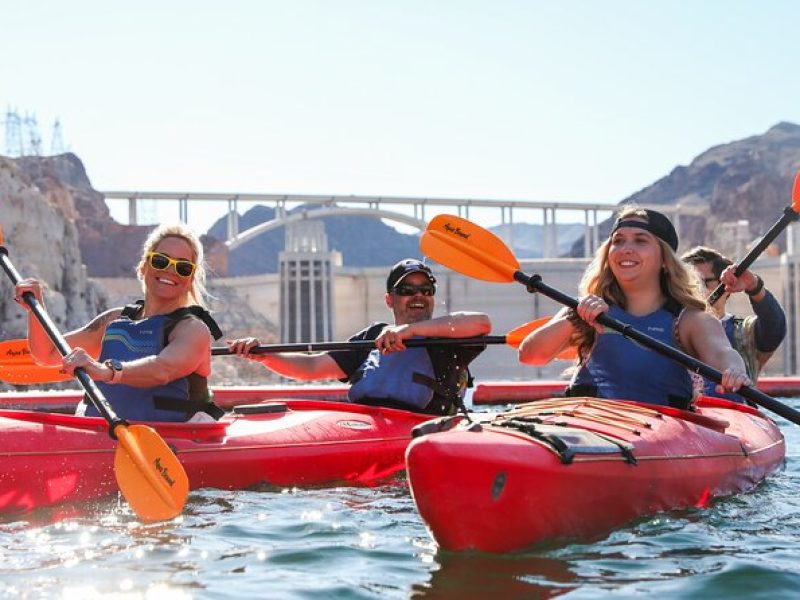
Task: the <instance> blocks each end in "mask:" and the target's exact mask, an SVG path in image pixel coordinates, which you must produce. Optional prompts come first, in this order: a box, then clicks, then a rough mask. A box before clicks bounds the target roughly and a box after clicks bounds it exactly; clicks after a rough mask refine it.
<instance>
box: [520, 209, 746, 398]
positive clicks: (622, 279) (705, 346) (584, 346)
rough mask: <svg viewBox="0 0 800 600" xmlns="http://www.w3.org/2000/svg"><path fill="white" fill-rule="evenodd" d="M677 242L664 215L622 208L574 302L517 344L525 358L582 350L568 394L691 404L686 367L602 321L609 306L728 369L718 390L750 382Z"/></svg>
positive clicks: (535, 360) (542, 360) (536, 360)
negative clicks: (707, 307)
mask: <svg viewBox="0 0 800 600" xmlns="http://www.w3.org/2000/svg"><path fill="white" fill-rule="evenodd" d="M677 248H678V236H677V234H676V232H675V228H674V227H673V226H672V223H670V221H669V219H668V218H667V217H666V216H664V215H663V214H661V213H659V212H657V211H654V210H645V209H641V208H638V207H635V206H633V207H631V206H629V207H624V208H623V209H622V210H621V212H620V214H619V217H618V218H617V220H616V221H615V222H614V225H613V227H612V230H611V235H610V236H609V238H608V239H607V240H606V241H605V242H603V243H602V244H601V245H600V247H599V248H598V249H597V252H596V253H595V256H594V260H593V261H592V263H591V264H590V265H589V267H588V268H587V269H586V271H585V273H584V275H583V278H582V280H581V282H580V293H581V297H580V299H579V302H578V307H577V310H572V309H563V310H561V311H560V312H559V313H558V314H556V316H554V317H553V319H551V321H550V322H549V323H548V324H546V325H545V326H543V327H541V328H540V329H538V330H536V331H534V332H533V333H531V334H529V335H528V336H527V337H526V338H525V340H523V342H522V344H521V345H520V347H519V358H520V361H521V362H523V363H526V364H531V365H544V364H546V363H548V362H549V361H550V360H552V359H553V358H554V357H555V356H557V355H558V354H559V353H561V352H562V351H563V350H564V349H566V348H567V347H569V346H572V347H575V348H577V350H578V356H579V359H578V365H577V368H576V370H575V374H574V376H573V378H572V381H571V382H570V384H569V386H568V388H567V395H569V396H594V397H600V398H607V399H620V400H637V401H640V402H646V403H650V404H656V405H669V406H674V407H677V408H682V409H686V408H689V407H690V406H691V403H692V401H693V398H694V389H693V384H692V378H691V377H690V374H689V371H688V370H687V369H686V368H685V367H683V366H681V365H680V364H678V363H676V362H674V361H672V360H670V359H669V358H667V357H665V356H663V355H661V354H659V353H658V352H656V351H653V350H650V349H647V348H644V347H642V346H639V345H638V344H636V343H634V342H633V341H631V340H629V339H626V338H625V337H624V336H622V335H620V334H619V333H618V332H617V331H614V330H608V329H605V328H604V327H603V326H602V325H600V324H599V323H598V322H597V319H598V317H599V316H600V315H602V314H606V313H607V314H608V315H609V316H610V317H613V318H614V319H617V320H619V321H621V322H623V323H627V324H629V325H631V326H632V327H633V328H634V329H636V330H638V331H641V332H642V333H645V334H647V335H649V336H651V337H653V338H655V339H657V340H659V341H661V342H663V343H664V344H667V345H670V346H673V347H675V348H678V349H680V350H682V351H683V352H686V353H688V354H689V355H691V356H694V357H695V358H697V359H699V360H701V361H703V362H705V363H708V364H709V365H711V366H712V367H714V368H716V369H717V370H719V371H721V372H722V383H721V385H720V391H736V390H738V389H739V388H740V387H741V386H742V385H749V384H750V379H749V378H748V376H747V372H746V370H745V365H744V362H743V361H742V358H741V356H739V354H738V353H737V352H736V351H735V350H734V349H733V348H732V347H731V345H730V343H729V342H728V339H727V338H726V337H725V333H724V331H723V330H722V326H721V325H720V323H719V321H718V320H717V319H716V318H715V317H714V316H713V315H712V314H710V313H708V312H706V311H705V304H704V302H703V299H702V296H701V295H700V290H699V286H698V282H697V278H696V277H695V275H694V273H693V272H692V271H691V270H690V268H689V267H688V266H687V265H685V264H684V263H682V262H681V261H680V259H679V258H678V257H677V256H676V255H675V251H676V250H677Z"/></svg>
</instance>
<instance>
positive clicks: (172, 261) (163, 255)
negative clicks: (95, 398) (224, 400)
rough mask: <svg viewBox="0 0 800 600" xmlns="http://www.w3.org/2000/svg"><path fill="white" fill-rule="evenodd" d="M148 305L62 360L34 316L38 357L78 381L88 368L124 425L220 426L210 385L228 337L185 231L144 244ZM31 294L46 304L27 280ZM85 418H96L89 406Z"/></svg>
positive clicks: (122, 315)
mask: <svg viewBox="0 0 800 600" xmlns="http://www.w3.org/2000/svg"><path fill="white" fill-rule="evenodd" d="M136 272H137V275H138V278H139V280H140V281H141V285H142V291H143V293H144V300H143V301H142V300H140V301H138V302H137V303H136V304H131V305H128V306H125V307H120V308H113V309H111V310H108V311H106V312H104V313H102V314H101V315H99V316H98V317H96V318H95V319H93V320H92V321H90V322H89V323H87V324H86V325H85V326H83V327H82V328H80V329H77V330H75V331H72V332H70V333H68V334H66V336H65V337H66V341H67V343H68V344H69V345H70V346H71V347H72V351H71V352H70V353H69V354H68V355H67V356H66V357H63V358H62V357H61V355H60V354H59V352H58V350H57V349H56V348H55V347H54V346H53V344H52V342H51V341H50V339H49V337H48V336H47V333H46V332H45V331H44V329H43V328H42V326H41V325H40V324H39V322H38V320H37V319H36V318H35V317H34V315H33V314H29V316H28V342H29V344H30V349H31V354H32V355H33V356H34V358H35V359H36V360H37V362H39V363H41V364H45V365H62V366H63V368H64V370H65V371H66V372H67V373H69V374H73V373H74V371H75V369H76V368H78V367H82V368H83V369H85V370H86V372H87V373H88V375H89V376H90V377H91V378H92V379H93V380H94V381H95V382H97V385H98V387H99V388H100V391H101V392H103V394H104V395H105V396H106V398H107V400H108V401H109V403H110V404H111V406H112V407H113V408H114V411H115V412H116V413H117V415H118V416H120V417H121V418H123V419H129V420H136V421H186V420H190V419H191V420H193V421H202V420H213V419H216V418H219V417H220V416H221V415H222V411H221V410H220V409H219V408H218V407H217V406H216V405H214V404H213V402H212V401H211V396H210V393H209V389H208V383H207V378H208V376H209V374H210V373H211V342H212V339H211V338H212V335H213V336H214V338H215V339H219V338H220V337H222V333H221V332H220V331H219V327H217V324H216V323H215V322H214V320H213V318H211V316H210V315H209V314H208V312H207V311H206V309H205V300H204V295H205V286H204V283H205V269H204V266H203V247H202V245H201V243H200V241H199V240H198V238H197V236H196V235H195V234H194V233H193V232H192V231H191V230H190V229H188V228H187V227H186V226H184V225H182V224H175V225H162V226H160V227H158V228H157V229H155V230H154V231H153V232H152V233H151V234H150V236H149V237H148V238H147V240H146V241H145V243H144V249H143V252H142V257H141V259H140V260H139V264H138V266H137V269H136ZM26 292H30V293H32V294H33V295H34V297H35V298H36V299H37V300H38V301H39V302H40V303H41V304H42V305H44V301H43V298H42V285H41V283H40V282H39V281H37V280H36V279H25V280H23V281H21V282H20V283H19V284H18V285H17V286H16V290H15V293H16V300H17V301H18V302H19V303H20V304H21V305H22V306H23V307H25V308H26V309H27V310H30V309H29V308H28V306H27V304H25V303H24V302H22V301H21V300H20V299H21V298H22V295H23V294H24V293H26ZM78 414H81V415H86V416H96V415H97V414H98V413H97V410H96V409H95V408H94V406H93V405H91V404H90V403H89V402H88V401H87V400H86V399H84V401H83V402H82V403H81V405H80V406H79V407H78Z"/></svg>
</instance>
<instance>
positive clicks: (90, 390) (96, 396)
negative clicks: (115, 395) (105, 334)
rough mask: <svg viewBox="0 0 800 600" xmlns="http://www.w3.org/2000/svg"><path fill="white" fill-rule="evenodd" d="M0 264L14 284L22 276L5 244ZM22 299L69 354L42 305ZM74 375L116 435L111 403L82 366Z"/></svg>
mask: <svg viewBox="0 0 800 600" xmlns="http://www.w3.org/2000/svg"><path fill="white" fill-rule="evenodd" d="M0 264H1V265H2V267H3V270H4V271H5V272H6V274H7V275H8V277H9V279H11V282H12V283H13V284H14V285H17V284H18V283H19V282H20V281H21V280H22V277H20V275H19V273H18V272H17V270H16V269H15V268H14V265H13V264H12V263H11V259H9V258H8V250H6V248H5V246H0ZM22 300H23V301H24V302H25V304H27V305H28V306H29V307H30V309H31V312H32V313H33V314H34V316H35V317H36V320H37V321H39V323H40V324H41V326H42V328H43V329H44V331H45V333H47V337H49V338H50V341H51V342H53V345H54V346H55V347H56V349H57V350H58V352H59V354H61V356H66V355H67V354H69V353H70V351H71V350H70V347H69V344H67V340H66V339H64V336H62V335H61V333H60V332H59V331H58V328H57V327H56V326H55V324H54V323H53V321H52V320H51V319H50V315H48V314H47V312H46V311H45V310H44V308H42V305H41V304H39V302H37V301H36V298H35V297H34V296H33V294H32V293H30V292H25V293H24V294H23V295H22ZM75 377H76V378H77V379H78V381H80V383H81V385H82V386H83V389H84V390H86V395H87V396H88V397H89V400H90V401H91V403H92V404H93V405H94V407H95V408H96V409H97V411H98V412H99V413H100V414H101V415H102V417H103V418H104V419H105V420H106V421H108V424H109V428H108V432H109V435H111V437H112V438H113V437H116V436H115V434H114V429H116V427H117V426H118V425H124V424H125V422H124V421H123V420H122V419H120V418H119V417H118V416H117V415H116V413H115V412H114V409H113V408H111V405H110V404H109V403H108V400H106V398H105V396H103V393H102V392H101V391H100V389H99V388H98V387H97V384H96V383H95V382H94V381H93V380H92V378H91V377H89V374H88V373H87V372H86V371H85V370H84V369H83V368H82V367H78V368H77V369H75Z"/></svg>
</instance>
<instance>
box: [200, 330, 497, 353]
mask: <svg viewBox="0 0 800 600" xmlns="http://www.w3.org/2000/svg"><path fill="white" fill-rule="evenodd" d="M505 343H507V339H506V336H504V335H487V336H478V337H468V338H421V339H410V340H405V341H404V342H403V344H405V345H406V346H407V347H408V348H414V347H419V346H484V345H489V344H505ZM372 349H375V340H353V341H352V342H317V343H310V344H303V343H297V344H269V345H261V346H256V347H254V348H252V349H251V350H250V354H272V353H274V352H326V351H331V350H372ZM211 354H212V355H213V356H228V355H230V354H233V352H231V351H230V349H228V348H223V347H217V348H212V349H211Z"/></svg>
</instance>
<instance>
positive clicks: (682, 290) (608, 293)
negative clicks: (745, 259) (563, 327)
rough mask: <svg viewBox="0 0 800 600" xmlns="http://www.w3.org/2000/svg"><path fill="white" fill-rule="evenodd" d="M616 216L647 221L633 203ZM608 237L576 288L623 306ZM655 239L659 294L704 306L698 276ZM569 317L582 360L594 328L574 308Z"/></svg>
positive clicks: (699, 307) (689, 305)
mask: <svg viewBox="0 0 800 600" xmlns="http://www.w3.org/2000/svg"><path fill="white" fill-rule="evenodd" d="M618 218H619V219H630V218H638V219H642V220H644V221H645V222H647V221H648V216H647V213H646V212H645V211H644V209H642V208H640V207H638V206H636V205H626V206H623V207H622V208H621V209H620V211H619V216H618ZM611 238H612V236H609V237H608V239H606V240H605V241H604V242H603V243H602V244H600V247H599V248H598V249H597V251H596V252H595V254H594V258H593V259H592V262H591V263H590V264H589V266H588V267H587V268H586V271H584V273H583V277H582V278H581V281H580V284H579V290H580V294H581V296H585V295H587V294H594V295H596V296H600V297H601V298H602V299H603V300H605V301H606V302H607V303H608V304H609V305H611V304H616V305H617V306H619V307H621V308H623V309H624V308H626V307H627V298H626V297H625V294H624V292H623V291H622V288H621V287H620V286H619V283H617V280H616V278H615V277H614V274H613V273H612V272H611V267H610V266H609V263H608V253H609V250H610V248H611ZM656 240H657V241H658V244H659V246H661V256H662V258H663V261H664V266H663V269H662V271H661V274H660V284H661V292H662V294H664V296H665V297H666V298H667V299H672V300H674V301H675V302H677V303H678V304H680V305H681V306H683V307H685V308H689V309H696V310H702V311H705V310H707V307H706V303H705V301H704V300H703V294H702V291H701V288H700V280H699V279H698V277H697V273H696V272H695V270H694V269H692V268H688V267H687V265H686V264H685V263H684V262H682V261H681V260H680V258H678V256H677V255H676V254H675V252H674V251H673V250H672V248H671V247H670V246H669V244H667V243H666V242H665V241H664V240H662V239H661V238H658V237H656ZM570 321H571V322H572V323H573V325H574V326H575V329H576V332H575V334H574V335H573V337H572V339H571V340H570V343H571V344H572V345H574V346H575V347H577V348H578V356H579V357H580V361H581V362H583V361H584V358H585V357H587V356H588V355H589V351H590V350H591V348H592V346H593V345H594V340H595V330H594V329H593V328H592V327H590V326H589V325H587V324H586V323H585V322H584V321H583V320H582V319H581V318H580V317H578V315H577V314H576V313H575V311H571V314H570Z"/></svg>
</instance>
